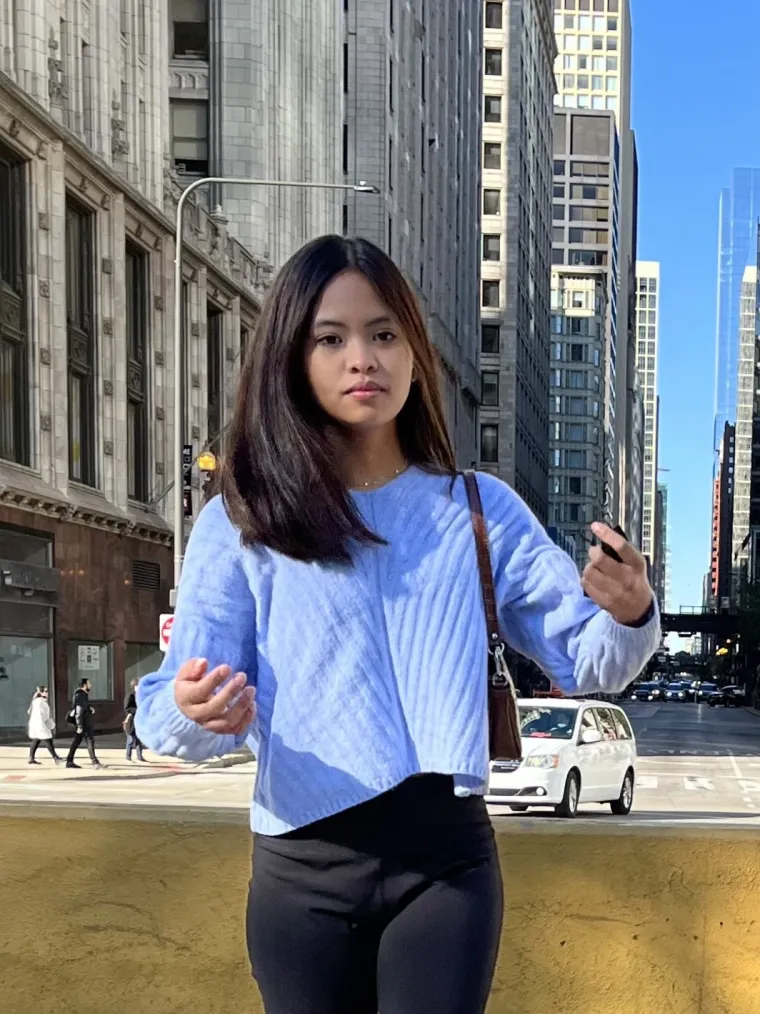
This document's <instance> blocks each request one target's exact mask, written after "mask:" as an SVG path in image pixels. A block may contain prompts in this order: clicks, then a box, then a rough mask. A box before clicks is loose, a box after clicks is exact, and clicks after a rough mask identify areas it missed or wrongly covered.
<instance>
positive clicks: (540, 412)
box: [428, 0, 557, 523]
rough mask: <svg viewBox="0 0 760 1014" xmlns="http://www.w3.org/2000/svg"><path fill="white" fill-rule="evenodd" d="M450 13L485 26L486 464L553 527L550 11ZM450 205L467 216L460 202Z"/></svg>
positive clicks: (516, 3)
mask: <svg viewBox="0 0 760 1014" xmlns="http://www.w3.org/2000/svg"><path fill="white" fill-rule="evenodd" d="M438 5H440V0H438ZM428 6H429V7H432V6H436V5H435V4H432V3H430V4H428ZM454 6H456V7H458V8H459V10H460V12H462V11H482V16H483V17H484V36H483V45H484V57H483V158H482V176H483V179H482V185H483V204H482V212H483V218H482V230H483V247H482V264H481V275H482V279H481V317H482V330H481V356H480V368H481V382H482V395H481V404H480V453H479V466H480V468H481V469H483V470H484V471H490V472H493V473H494V474H496V475H499V476H500V477H501V478H503V479H505V480H506V481H507V482H509V483H510V484H511V485H512V486H513V487H514V489H515V490H516V491H517V492H518V493H519V494H520V495H521V496H522V497H523V499H524V500H525V501H526V502H527V504H528V506H529V507H530V508H531V509H532V510H533V511H534V512H535V513H536V515H537V516H538V518H539V519H540V520H541V521H542V522H543V523H546V522H547V520H548V502H547V492H548V488H549V475H548V454H549V418H548V411H547V406H548V401H549V386H548V385H549V340H550V335H549V295H550V292H549V284H550V283H549V278H550V273H551V267H550V260H551V201H552V178H551V158H552V108H553V100H554V92H555V77H554V74H553V72H552V65H553V62H554V57H555V54H556V52H557V49H556V43H555V39H554V32H553V31H552V4H551V2H550V0H510V2H508V3H493V2H488V3H485V4H475V3H458V4H456V5H454ZM461 17H462V14H461V13H460V14H459V18H460V20H461ZM474 37H475V36H474V35H473V38H474ZM459 44H460V45H461V44H462V40H461V36H460V40H459ZM442 121H445V122H450V123H451V124H452V128H453V125H454V124H456V123H458V124H459V127H458V129H460V130H461V129H463V126H462V124H463V120H462V117H461V116H460V117H459V119H457V117H456V115H455V114H454V113H453V112H448V113H446V112H444V114H443V116H442ZM459 143H460V142H455V146H458V145H459ZM468 171H469V172H472V173H473V177H475V176H476V175H477V170H473V169H470V170H468V169H467V167H466V166H464V165H463V166H462V168H461V170H460V173H459V181H458V186H459V187H461V186H462V184H463V180H464V178H465V174H466V173H467V172H468ZM441 199H442V200H445V197H443V196H442V198H441ZM449 200H451V201H452V202H454V203H455V204H456V205H457V207H459V205H460V200H459V198H458V197H457V196H456V194H451V195H450V196H449Z"/></svg>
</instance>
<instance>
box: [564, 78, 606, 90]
mask: <svg viewBox="0 0 760 1014" xmlns="http://www.w3.org/2000/svg"><path fill="white" fill-rule="evenodd" d="M562 87H563V88H564V89H565V90H571V89H577V90H578V91H579V92H588V91H592V92H616V91H617V90H618V79H617V76H616V75H613V74H607V76H606V77H605V76H604V75H603V74H591V75H588V74H563V75H562Z"/></svg>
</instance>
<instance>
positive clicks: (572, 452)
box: [550, 447, 601, 472]
mask: <svg viewBox="0 0 760 1014" xmlns="http://www.w3.org/2000/svg"><path fill="white" fill-rule="evenodd" d="M600 461H601V459H600V457H599V452H598V451H588V450H585V449H583V450H578V449H571V448H569V447H555V448H554V449H553V450H552V451H551V454H550V464H551V466H552V468H570V469H575V470H578V469H580V470H590V471H594V472H598V471H599V464H600Z"/></svg>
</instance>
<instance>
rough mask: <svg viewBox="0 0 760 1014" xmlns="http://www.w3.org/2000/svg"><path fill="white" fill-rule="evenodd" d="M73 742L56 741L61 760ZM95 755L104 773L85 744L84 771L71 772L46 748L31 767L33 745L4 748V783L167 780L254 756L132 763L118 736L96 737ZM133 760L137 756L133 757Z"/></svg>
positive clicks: (151, 758)
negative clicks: (93, 764) (58, 762)
mask: <svg viewBox="0 0 760 1014" xmlns="http://www.w3.org/2000/svg"><path fill="white" fill-rule="evenodd" d="M69 743H70V739H69V738H68V737H67V738H66V739H63V738H59V739H56V741H55V745H56V752H57V753H58V756H59V757H63V758H65V757H66V754H67V753H68V749H69ZM95 752H96V753H97V756H98V759H99V761H100V763H101V764H102V765H103V767H102V769H97V768H93V767H92V766H91V764H90V758H89V756H88V754H87V748H86V747H85V745H84V744H83V745H82V746H81V747H80V748H79V750H78V751H77V756H76V763H77V764H79V765H80V770H77V769H75V768H67V767H66V766H65V764H59V765H57V766H56V765H55V764H53V761H52V758H51V757H50V754H49V753H48V752H47V749H46V748H45V746H44V744H43V745H42V746H40V747H39V749H38V750H37V758H36V759H37V760H38V761H39V762H40V763H39V764H29V763H28V761H29V744H28V743H27V742H18V743H4V744H0V782H21V781H23V782H32V781H35V782H52V781H56V782H59V781H62V782H65V781H82V780H88V779H104V780H105V779H109V778H110V779H113V778H119V779H130V780H142V779H146V778H157V777H161V778H165V777H166V775H167V774H180V773H182V774H192V773H193V772H201V771H209V770H214V769H216V768H228V767H232V766H233V765H238V764H253V763H254V758H253V755H252V754H251V752H250V751H249V750H248V749H247V748H245V749H243V750H241V751H239V752H237V753H233V754H229V755H227V756H226V757H214V758H212V759H211V760H208V761H203V762H201V763H199V764H196V763H194V762H191V761H183V760H180V759H179V758H177V757H159V756H158V754H154V753H151V752H150V750H146V751H145V758H146V759H145V762H144V763H142V764H141V763H140V762H139V761H137V760H133V761H132V762H129V761H127V759H126V742H125V738H124V736H121V735H119V734H118V733H113V734H110V735H103V736H96V737H95ZM132 756H133V757H135V756H136V754H134V753H133V754H132Z"/></svg>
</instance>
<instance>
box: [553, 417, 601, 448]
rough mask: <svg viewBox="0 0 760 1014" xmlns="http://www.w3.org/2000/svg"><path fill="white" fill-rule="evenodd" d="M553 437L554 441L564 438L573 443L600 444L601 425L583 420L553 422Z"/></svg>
mask: <svg viewBox="0 0 760 1014" xmlns="http://www.w3.org/2000/svg"><path fill="white" fill-rule="evenodd" d="M551 438H552V440H554V441H559V440H564V441H567V442H568V443H571V444H598V443H599V427H598V426H592V425H590V424H589V423H581V422H553V423H552V424H551Z"/></svg>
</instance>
